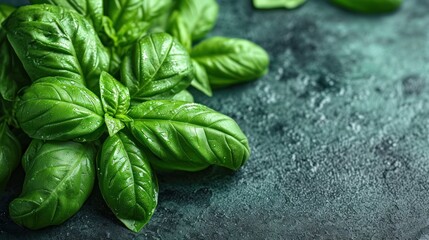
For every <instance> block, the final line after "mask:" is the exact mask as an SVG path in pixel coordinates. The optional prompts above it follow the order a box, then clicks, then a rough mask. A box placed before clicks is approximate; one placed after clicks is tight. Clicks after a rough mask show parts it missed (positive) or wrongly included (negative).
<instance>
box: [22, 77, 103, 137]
mask: <svg viewBox="0 0 429 240" xmlns="http://www.w3.org/2000/svg"><path fill="white" fill-rule="evenodd" d="M103 116H104V112H103V109H102V106H101V102H100V100H99V99H98V97H97V96H96V95H95V94H94V93H92V92H91V91H89V90H88V89H87V88H85V87H83V86H82V85H80V84H77V83H75V82H74V81H73V80H70V79H65V78H60V77H56V78H54V77H51V78H43V79H40V80H38V81H36V82H34V83H33V84H32V85H31V86H30V87H29V88H27V89H25V91H24V93H23V96H22V97H21V99H20V102H19V105H18V107H17V112H16V118H17V119H18V122H19V124H20V126H21V128H22V129H23V130H24V131H25V132H26V133H27V134H28V135H29V136H31V137H33V138H37V139H44V140H71V139H73V138H79V137H83V136H85V135H88V134H91V133H93V132H95V131H96V130H97V129H98V128H100V127H103V122H104V119H103Z"/></svg>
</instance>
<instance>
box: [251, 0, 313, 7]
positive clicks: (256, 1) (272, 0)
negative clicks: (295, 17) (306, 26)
mask: <svg viewBox="0 0 429 240" xmlns="http://www.w3.org/2000/svg"><path fill="white" fill-rule="evenodd" d="M306 1H307V0H253V5H254V6H255V7H256V8H260V9H271V8H280V7H284V8H288V9H292V8H297V7H299V6H301V5H302V4H304V3H305V2H306Z"/></svg>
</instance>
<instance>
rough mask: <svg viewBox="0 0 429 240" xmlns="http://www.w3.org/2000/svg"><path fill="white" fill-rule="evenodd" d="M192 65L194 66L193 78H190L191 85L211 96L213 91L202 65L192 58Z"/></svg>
mask: <svg viewBox="0 0 429 240" xmlns="http://www.w3.org/2000/svg"><path fill="white" fill-rule="evenodd" d="M192 65H193V66H194V77H195V78H194V80H192V82H191V85H192V86H193V87H194V88H196V89H198V90H200V91H201V92H202V93H204V94H205V95H207V96H209V97H211V96H213V91H212V88H211V86H210V82H209V77H208V76H207V72H206V70H205V69H204V67H203V66H201V65H200V64H199V63H198V62H197V61H195V60H192Z"/></svg>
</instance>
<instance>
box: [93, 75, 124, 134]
mask: <svg viewBox="0 0 429 240" xmlns="http://www.w3.org/2000/svg"><path fill="white" fill-rule="evenodd" d="M100 95H101V103H102V105H103V110H104V112H105V113H106V115H105V116H104V120H105V122H106V126H107V130H108V131H109V135H110V136H113V135H114V134H116V133H117V132H119V131H120V130H121V129H123V128H124V127H125V124H124V123H122V121H121V118H122V117H123V116H125V115H126V114H127V112H128V109H129V108H130V93H129V91H128V88H126V87H124V86H123V85H122V84H121V83H120V82H118V81H116V79H115V78H113V77H112V76H111V75H109V74H108V73H106V72H103V73H101V76H100Z"/></svg>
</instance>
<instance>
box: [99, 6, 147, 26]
mask: <svg viewBox="0 0 429 240" xmlns="http://www.w3.org/2000/svg"><path fill="white" fill-rule="evenodd" d="M141 5H142V1H141V0H114V1H111V0H104V15H106V16H108V17H109V18H110V19H111V20H112V22H113V26H114V28H115V29H116V31H119V30H120V29H121V28H122V27H123V26H124V25H125V24H127V23H129V22H133V21H136V20H137V21H138V20H139V19H138V12H139V11H140V8H141ZM136 17H137V19H136Z"/></svg>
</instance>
